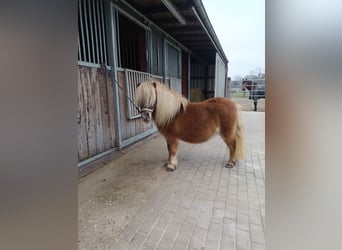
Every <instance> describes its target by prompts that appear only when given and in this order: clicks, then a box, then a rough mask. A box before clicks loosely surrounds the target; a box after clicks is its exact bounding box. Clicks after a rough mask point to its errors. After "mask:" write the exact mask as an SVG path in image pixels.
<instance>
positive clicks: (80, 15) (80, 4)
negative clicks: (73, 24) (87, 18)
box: [78, 0, 86, 61]
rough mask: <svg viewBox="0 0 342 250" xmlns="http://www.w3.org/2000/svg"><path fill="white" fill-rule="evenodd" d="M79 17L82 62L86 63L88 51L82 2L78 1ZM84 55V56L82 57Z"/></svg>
mask: <svg viewBox="0 0 342 250" xmlns="http://www.w3.org/2000/svg"><path fill="white" fill-rule="evenodd" d="M78 15H79V17H80V25H81V27H80V30H79V31H78V33H81V37H82V52H83V53H82V54H80V60H81V61H85V60H86V50H85V41H84V29H83V15H82V0H80V1H78ZM82 55H83V56H82Z"/></svg>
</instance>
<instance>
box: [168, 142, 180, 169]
mask: <svg viewBox="0 0 342 250" xmlns="http://www.w3.org/2000/svg"><path fill="white" fill-rule="evenodd" d="M166 141H167V149H168V150H169V159H168V162H167V163H166V170H167V171H169V172H172V171H175V170H176V168H177V164H178V161H177V150H178V140H177V139H173V138H172V139H171V138H166Z"/></svg>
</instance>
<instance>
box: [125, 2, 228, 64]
mask: <svg viewBox="0 0 342 250" xmlns="http://www.w3.org/2000/svg"><path fill="white" fill-rule="evenodd" d="M119 2H122V3H123V4H127V5H130V6H131V7H133V8H134V9H135V10H137V11H139V12H140V13H141V14H143V15H144V16H146V18H147V19H148V20H149V21H151V22H153V23H154V24H155V25H157V26H158V27H159V28H160V29H162V30H163V31H165V32H166V33H167V34H168V35H169V36H170V37H172V38H173V39H174V40H176V41H177V42H178V43H180V44H181V45H182V46H183V47H185V48H187V49H188V50H189V51H190V52H191V53H192V55H193V56H194V57H195V58H198V59H200V60H202V61H205V62H206V63H215V56H216V53H218V54H219V55H220V57H221V58H222V60H223V62H224V63H225V64H227V63H228V59H227V57H226V55H225V53H224V51H223V49H222V47H221V44H220V42H219V40H218V38H217V36H216V34H215V31H214V28H213V27H212V25H211V23H210V20H209V18H208V15H207V13H206V11H205V9H204V6H203V3H202V1H201V0H172V1H171V0H119Z"/></svg>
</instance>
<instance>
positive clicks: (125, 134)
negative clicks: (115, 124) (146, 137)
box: [118, 71, 153, 140]
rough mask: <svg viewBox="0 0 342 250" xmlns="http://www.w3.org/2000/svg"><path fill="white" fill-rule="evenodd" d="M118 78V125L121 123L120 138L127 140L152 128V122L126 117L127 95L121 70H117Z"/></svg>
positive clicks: (123, 74)
mask: <svg viewBox="0 0 342 250" xmlns="http://www.w3.org/2000/svg"><path fill="white" fill-rule="evenodd" d="M118 80H119V85H120V87H121V88H120V89H119V99H120V120H121V121H120V125H121V136H122V140H127V139H129V138H132V137H134V136H136V135H139V134H141V133H143V132H145V131H147V130H149V129H152V128H153V123H152V122H151V123H145V122H143V121H142V119H141V118H136V119H132V120H130V119H128V108H127V102H128V101H127V97H126V94H125V93H124V92H125V89H126V86H125V84H126V82H125V73H124V72H122V71H118Z"/></svg>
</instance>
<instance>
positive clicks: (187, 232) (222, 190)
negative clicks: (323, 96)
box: [79, 112, 265, 250]
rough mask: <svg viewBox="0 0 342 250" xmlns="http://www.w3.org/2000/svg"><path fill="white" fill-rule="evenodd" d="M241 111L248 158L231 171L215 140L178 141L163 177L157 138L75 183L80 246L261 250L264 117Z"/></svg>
mask: <svg viewBox="0 0 342 250" xmlns="http://www.w3.org/2000/svg"><path fill="white" fill-rule="evenodd" d="M242 114H243V120H244V122H245V128H246V149H247V157H246V159H245V160H243V161H240V162H239V164H238V165H237V166H236V167H234V168H232V169H227V168H224V167H223V166H224V164H225V162H226V161H227V159H228V155H227V149H226V146H225V144H224V143H223V141H222V139H221V138H220V137H218V136H216V137H214V138H213V139H211V140H210V141H209V142H207V143H203V144H196V145H192V144H187V143H182V144H181V148H180V159H179V166H178V169H177V170H176V171H175V172H172V173H168V172H166V170H165V169H164V168H163V163H164V161H163V160H164V159H165V158H166V156H167V151H166V145H165V142H164V141H163V138H162V137H160V136H159V137H157V138H155V139H153V140H151V141H149V142H147V143H146V144H144V145H142V146H140V147H139V148H137V149H136V150H135V151H133V152H130V153H128V154H127V155H125V156H123V157H121V158H120V159H117V160H115V161H113V162H112V163H110V164H108V166H105V167H103V168H102V169H100V170H98V171H96V172H95V173H92V174H90V175H88V176H86V177H84V178H82V179H81V180H80V184H79V189H80V190H79V193H80V194H79V248H80V249H228V250H229V249H253V250H254V249H258V250H259V249H265V238H264V233H265V147H264V143H265V140H264V135H265V128H264V121H265V113H263V112H242ZM120 168H122V169H120ZM146 168H147V170H146ZM118 169H119V170H118ZM123 169H124V170H125V171H123ZM115 170H117V171H118V172H115ZM118 175H119V177H118ZM109 179H110V180H109ZM99 186H101V187H99ZM120 187H124V188H122V189H120ZM131 187H134V188H131ZM118 189H119V191H117V190H118ZM130 189H133V190H131V191H130ZM94 190H95V191H94ZM120 190H122V191H121V192H120ZM113 194H114V197H113ZM115 194H116V195H117V196H120V195H121V198H120V197H119V198H118V197H117V196H115Z"/></svg>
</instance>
